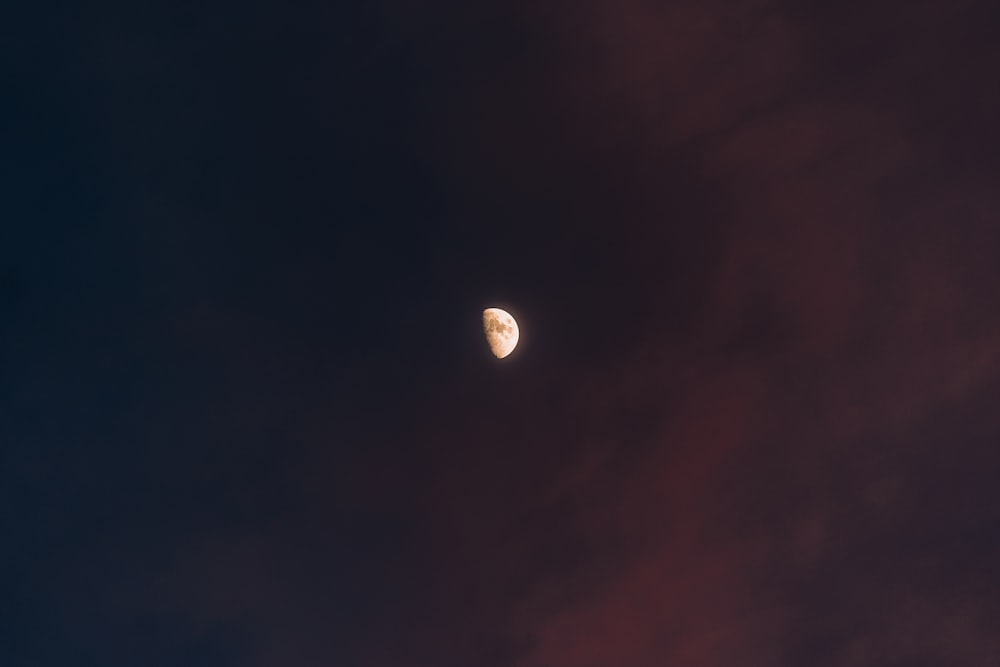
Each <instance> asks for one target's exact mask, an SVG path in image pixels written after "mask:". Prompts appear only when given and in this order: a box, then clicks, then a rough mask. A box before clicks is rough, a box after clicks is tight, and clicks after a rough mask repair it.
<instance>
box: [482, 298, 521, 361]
mask: <svg viewBox="0 0 1000 667" xmlns="http://www.w3.org/2000/svg"><path fill="white" fill-rule="evenodd" d="M483 332H484V333H485V334H486V342H487V343H489V346H490V351H491V352H493V354H494V356H496V358H497V359H503V358H504V357H506V356H507V355H508V354H510V353H511V352H513V351H514V348H515V347H517V340H518V338H519V337H520V330H519V329H518V327H517V322H516V321H515V320H514V316H513V315H511V314H510V313H508V312H507V311H506V310H503V309H501V308H487V309H486V310H484V311H483Z"/></svg>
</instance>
